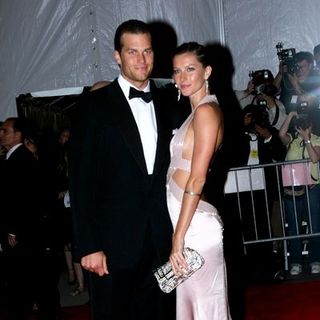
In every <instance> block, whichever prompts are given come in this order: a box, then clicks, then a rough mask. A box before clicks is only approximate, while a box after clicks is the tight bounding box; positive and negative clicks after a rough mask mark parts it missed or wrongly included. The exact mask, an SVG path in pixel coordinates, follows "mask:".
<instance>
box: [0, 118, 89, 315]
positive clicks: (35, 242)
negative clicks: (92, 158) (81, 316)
mask: <svg viewBox="0 0 320 320" xmlns="http://www.w3.org/2000/svg"><path fill="white" fill-rule="evenodd" d="M69 133H70V131H69V129H68V128H65V129H62V130H61V133H60V134H59V135H58V136H57V138H55V136H54V137H51V136H50V137H49V136H45V134H44V132H40V131H39V130H38V129H37V126H35V125H34V124H31V122H30V121H28V120H27V119H25V118H20V117H11V118H8V119H6V120H5V121H4V122H3V123H2V124H1V127H0V144H1V160H0V170H1V181H2V183H1V195H2V198H1V199H2V214H1V222H0V226H1V230H0V236H1V238H0V244H1V252H0V257H1V292H3V293H4V299H3V308H4V313H5V315H6V316H7V318H8V319H27V317H28V316H29V315H30V313H31V311H34V312H36V313H37V314H38V316H39V319H46V320H48V319H60V318H61V316H62V314H61V307H60V293H59V289H58V282H59V279H60V276H61V274H62V272H63V271H64V270H67V269H68V270H69V268H72V270H74V271H73V273H71V271H70V273H71V274H70V275H69V277H70V278H69V281H70V284H74V286H75V287H74V290H72V287H70V294H72V295H76V294H79V293H81V292H83V290H84V277H83V273H82V270H81V267H80V264H79V261H73V260H72V257H71V244H72V243H73V240H72V238H73V236H72V233H73V232H72V223H71V212H70V211H69V210H68V208H67V206H66V205H64V198H65V195H66V194H67V191H68V175H67V165H66V155H67V153H66V151H67V145H68V140H69ZM64 253H65V258H66V259H65V262H64V259H63V257H64ZM66 267H67V268H66ZM79 268H80V270H79ZM74 272H75V274H76V275H77V276H78V277H77V278H76V276H75V274H74ZM76 281H77V282H76Z"/></svg>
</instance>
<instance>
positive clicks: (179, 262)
mask: <svg viewBox="0 0 320 320" xmlns="http://www.w3.org/2000/svg"><path fill="white" fill-rule="evenodd" d="M183 249H184V239H183V238H181V237H177V236H175V235H173V237H172V250H171V254H170V258H169V260H170V262H171V265H172V270H173V272H174V274H175V275H177V276H180V275H182V274H183V273H185V272H186V271H187V268H188V265H187V263H186V260H185V258H184V256H183Z"/></svg>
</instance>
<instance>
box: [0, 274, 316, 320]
mask: <svg viewBox="0 0 320 320" xmlns="http://www.w3.org/2000/svg"><path fill="white" fill-rule="evenodd" d="M2 319H3V320H4V318H3V317H1V315H0V320H2ZM36 319H37V318H36V317H32V318H31V319H30V320H36ZM63 320H90V311H89V306H88V305H82V306H76V307H65V308H63ZM150 320H152V319H150ZM247 320H320V280H316V281H307V282H297V283H292V282H284V283H279V284H270V285H259V286H258V285H257V286H251V287H249V288H248V290H247Z"/></svg>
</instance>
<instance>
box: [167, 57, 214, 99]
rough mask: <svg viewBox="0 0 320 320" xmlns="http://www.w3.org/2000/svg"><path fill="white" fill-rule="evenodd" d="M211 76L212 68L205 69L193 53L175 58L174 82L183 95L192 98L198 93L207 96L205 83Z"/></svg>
mask: <svg viewBox="0 0 320 320" xmlns="http://www.w3.org/2000/svg"><path fill="white" fill-rule="evenodd" d="M210 74H211V67H210V66H207V67H204V66H203V65H202V64H201V62H199V61H198V59H197V57H196V55H195V54H194V53H192V52H187V53H182V54H179V55H176V56H174V58H173V80H174V82H175V83H176V85H177V87H178V88H179V89H180V91H181V94H182V95H184V96H186V97H190V96H193V95H195V94H197V93H201V94H206V83H205V81H206V80H207V79H208V78H209V76H210Z"/></svg>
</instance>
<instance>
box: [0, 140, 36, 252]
mask: <svg viewBox="0 0 320 320" xmlns="http://www.w3.org/2000/svg"><path fill="white" fill-rule="evenodd" d="M1 171H2V172H1V180H2V183H1V184H2V185H1V199H2V203H3V207H2V210H3V211H2V210H1V211H2V212H3V214H4V215H5V224H6V228H5V229H6V233H12V234H15V235H16V237H17V240H18V242H19V243H20V244H21V245H23V246H27V247H33V246H34V243H35V241H37V240H36V237H37V236H36V235H35V231H34V226H35V221H36V219H37V214H38V211H37V196H38V194H37V187H38V186H37V181H38V175H37V167H36V159H35V157H34V156H33V154H32V153H31V152H30V151H29V150H28V149H27V148H25V147H24V145H21V146H19V147H18V148H17V149H16V150H15V151H14V152H13V153H12V154H11V155H10V157H9V159H8V160H2V161H1Z"/></svg>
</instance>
